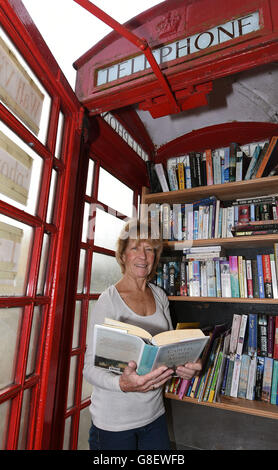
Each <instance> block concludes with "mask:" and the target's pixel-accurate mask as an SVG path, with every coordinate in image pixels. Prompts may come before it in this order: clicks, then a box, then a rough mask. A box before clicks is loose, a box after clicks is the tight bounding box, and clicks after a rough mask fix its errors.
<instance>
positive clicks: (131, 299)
mask: <svg viewBox="0 0 278 470" xmlns="http://www.w3.org/2000/svg"><path fill="white" fill-rule="evenodd" d="M146 230H148V232H147V234H146ZM142 232H143V237H142ZM140 235H141V237H140ZM161 251H162V241H161V240H160V238H158V237H156V238H154V237H151V232H150V227H145V228H143V230H142V225H141V227H140V224H139V222H137V221H131V222H129V223H128V224H126V226H125V227H124V229H123V231H122V233H121V235H120V237H119V240H118V248H117V251H116V259H117V261H118V263H119V264H120V266H121V270H122V274H123V275H122V278H121V279H120V281H119V282H117V284H116V285H112V286H110V287H109V288H108V289H106V290H105V291H104V292H103V293H102V294H101V296H100V297H99V299H98V301H97V303H96V305H95V308H94V312H93V315H92V321H91V325H90V339H89V343H88V348H87V352H86V357H85V365H84V377H85V379H86V380H87V381H88V382H89V383H91V384H92V385H93V393H92V397H91V406H90V412H91V415H92V427H91V429H90V438H89V443H90V449H91V450H136V449H140V450H167V449H170V444H169V437H168V431H167V424H166V419H165V408H164V403H163V387H162V386H163V385H164V384H165V383H166V381H167V380H168V379H169V378H170V377H171V375H172V374H173V370H172V369H168V368H167V367H166V366H162V367H159V368H157V369H155V370H153V371H152V372H150V373H148V374H146V375H138V374H137V373H136V367H137V364H136V363H135V362H134V361H130V362H129V363H128V365H127V367H126V368H125V369H124V372H123V373H122V374H121V375H119V374H116V373H113V372H111V371H108V370H105V369H101V368H99V367H94V365H93V351H94V349H93V348H94V345H93V329H94V325H95V324H102V323H103V322H104V319H105V317H110V318H113V319H115V320H119V321H121V322H125V323H129V324H133V325H136V326H139V327H142V328H144V329H145V330H147V331H149V332H150V333H151V335H152V336H154V335H155V334H157V333H160V332H162V331H166V330H171V329H173V327H172V322H171V318H170V312H169V302H168V298H167V295H166V294H165V293H164V291H163V290H162V289H161V288H160V287H158V286H155V285H154V284H151V283H150V280H151V279H152V278H153V277H154V274H155V272H156V267H157V264H158V261H159V257H160V254H161ZM200 370H201V363H200V362H196V363H188V364H185V365H183V366H179V367H177V369H176V371H175V373H176V374H177V375H178V376H179V377H181V378H185V379H188V380H189V379H191V378H192V377H193V376H194V375H195V374H196V373H198V372H199V371H200Z"/></svg>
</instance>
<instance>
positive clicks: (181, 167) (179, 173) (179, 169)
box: [178, 162, 185, 189]
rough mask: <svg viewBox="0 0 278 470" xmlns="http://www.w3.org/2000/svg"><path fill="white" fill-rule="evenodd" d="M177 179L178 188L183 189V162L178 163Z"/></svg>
mask: <svg viewBox="0 0 278 470" xmlns="http://www.w3.org/2000/svg"><path fill="white" fill-rule="evenodd" d="M178 181H179V189H185V178H184V164H183V163H182V162H179V163H178Z"/></svg>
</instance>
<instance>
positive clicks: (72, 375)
mask: <svg viewBox="0 0 278 470" xmlns="http://www.w3.org/2000/svg"><path fill="white" fill-rule="evenodd" d="M77 361H78V357H77V356H72V358H71V361H70V375H69V385H68V401H67V408H71V407H72V406H73V405H74V393H75V384H76V371H77Z"/></svg>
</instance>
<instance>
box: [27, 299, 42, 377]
mask: <svg viewBox="0 0 278 470" xmlns="http://www.w3.org/2000/svg"><path fill="white" fill-rule="evenodd" d="M40 329H41V308H40V307H35V308H34V313H33V320H32V329H31V337H30V343H29V351H28V361H27V368H26V375H31V374H34V372H35V367H36V358H37V350H38V342H39V337H40Z"/></svg>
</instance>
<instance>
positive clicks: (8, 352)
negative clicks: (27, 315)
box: [0, 308, 23, 389]
mask: <svg viewBox="0 0 278 470" xmlns="http://www.w3.org/2000/svg"><path fill="white" fill-rule="evenodd" d="M22 312H23V309H22V308H1V309H0V338H1V341H0V389H1V388H4V387H6V386H8V385H10V384H11V383H13V381H14V369H15V363H16V357H17V348H18V338H19V333H20V325H21V317H22Z"/></svg>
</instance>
